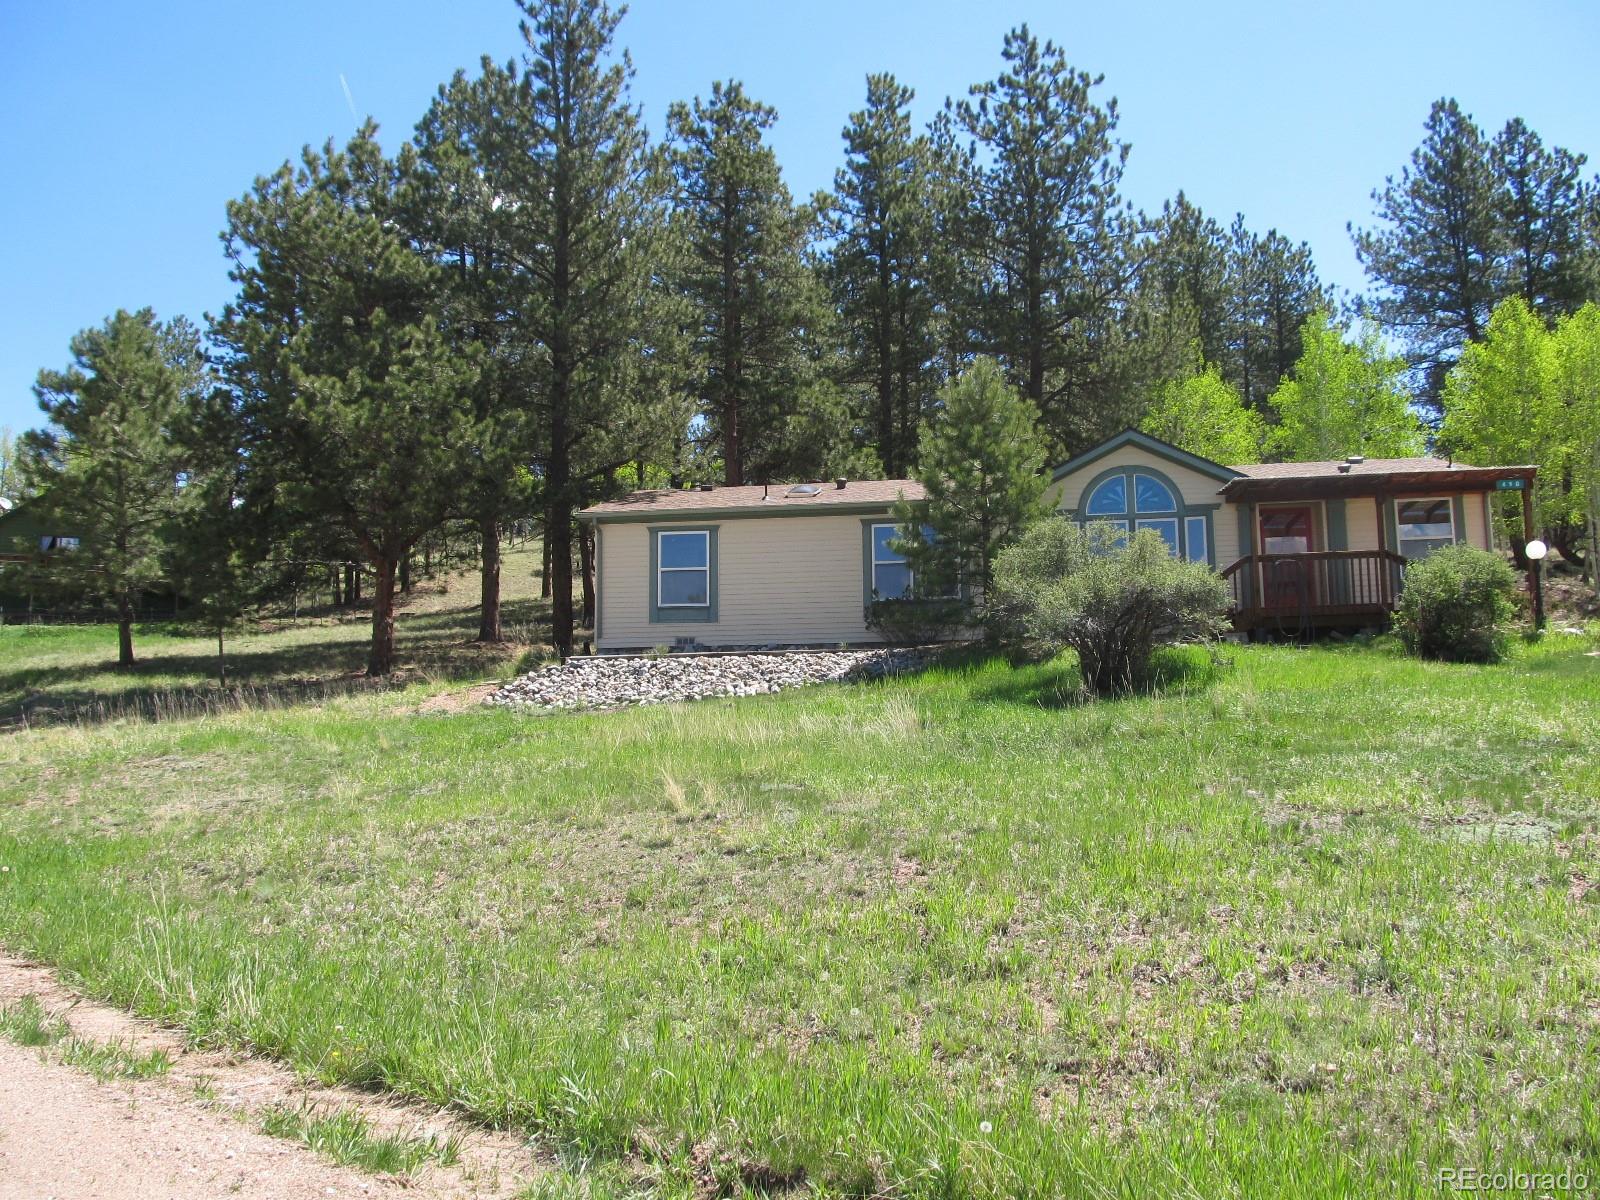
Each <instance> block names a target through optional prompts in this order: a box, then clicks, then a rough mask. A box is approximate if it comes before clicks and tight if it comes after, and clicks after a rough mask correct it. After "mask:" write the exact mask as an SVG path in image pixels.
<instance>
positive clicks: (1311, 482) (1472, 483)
mask: <svg viewBox="0 0 1600 1200" xmlns="http://www.w3.org/2000/svg"><path fill="white" fill-rule="evenodd" d="M1538 471H1539V468H1538V467H1535V466H1514V467H1446V468H1442V469H1440V470H1437V471H1383V472H1370V473H1367V474H1354V473H1352V474H1349V475H1337V474H1336V475H1278V476H1269V477H1266V478H1261V477H1256V476H1249V475H1242V476H1240V477H1239V478H1237V479H1232V480H1229V481H1228V482H1227V483H1225V484H1223V486H1222V487H1220V488H1218V489H1217V492H1218V494H1219V495H1220V496H1222V498H1223V499H1224V500H1241V499H1262V498H1267V497H1276V496H1290V497H1304V498H1306V499H1318V498H1321V497H1338V496H1381V495H1391V494H1393V493H1396V492H1416V491H1427V490H1430V489H1441V488H1444V489H1449V490H1452V491H1476V490H1489V489H1490V488H1492V487H1493V485H1494V484H1495V483H1496V482H1497V481H1499V480H1501V479H1526V480H1528V481H1529V482H1532V480H1533V478H1534V477H1535V476H1536V475H1537V474H1538Z"/></svg>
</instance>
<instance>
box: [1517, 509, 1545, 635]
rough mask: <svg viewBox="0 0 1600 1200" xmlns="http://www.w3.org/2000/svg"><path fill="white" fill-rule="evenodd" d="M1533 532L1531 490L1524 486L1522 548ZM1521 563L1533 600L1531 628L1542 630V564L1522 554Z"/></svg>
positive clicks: (1531, 538) (1531, 537)
mask: <svg viewBox="0 0 1600 1200" xmlns="http://www.w3.org/2000/svg"><path fill="white" fill-rule="evenodd" d="M1534 536H1535V535H1534V530H1533V489H1532V488H1531V487H1528V486H1526V485H1524V486H1523V489H1522V544H1523V546H1524V547H1526V546H1527V544H1528V543H1529V542H1531V541H1533V539H1534ZM1522 561H1523V562H1525V563H1527V564H1528V594H1529V595H1530V596H1531V597H1532V598H1533V627H1534V628H1535V629H1543V628H1544V580H1543V579H1542V578H1540V575H1539V571H1540V569H1541V568H1542V567H1543V566H1544V564H1543V563H1540V562H1536V561H1535V560H1533V559H1531V558H1529V557H1528V556H1527V553H1526V552H1524V554H1523V556H1522Z"/></svg>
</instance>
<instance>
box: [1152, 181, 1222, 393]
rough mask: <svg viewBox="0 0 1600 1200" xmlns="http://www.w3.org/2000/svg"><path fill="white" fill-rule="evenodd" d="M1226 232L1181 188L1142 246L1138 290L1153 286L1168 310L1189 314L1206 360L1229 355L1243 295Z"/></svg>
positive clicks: (1162, 212) (1219, 358)
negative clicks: (1180, 310)
mask: <svg viewBox="0 0 1600 1200" xmlns="http://www.w3.org/2000/svg"><path fill="white" fill-rule="evenodd" d="M1229 249H1230V247H1229V244H1228V240H1227V234H1226V233H1225V232H1224V231H1223V228H1222V226H1220V225H1218V224H1217V222H1216V221H1214V220H1213V219H1212V218H1210V217H1208V216H1206V214H1205V213H1203V212H1201V211H1200V209H1199V208H1198V207H1196V206H1195V205H1194V204H1192V203H1190V201H1189V199H1188V197H1187V196H1185V195H1184V194H1183V193H1182V192H1179V193H1178V195H1177V197H1176V198H1175V199H1173V200H1169V201H1167V202H1166V203H1165V204H1164V205H1162V208H1161V215H1160V216H1159V217H1157V218H1155V219H1154V220H1153V221H1151V222H1150V237H1149V239H1148V241H1147V242H1146V244H1145V246H1144V247H1143V249H1142V253H1141V255H1140V265H1139V288H1140V291H1141V292H1143V293H1146V294H1148V292H1149V291H1150V290H1151V289H1154V290H1155V291H1156V292H1157V293H1158V294H1159V295H1160V297H1161V299H1162V302H1163V304H1164V305H1165V306H1166V307H1168V308H1182V309H1184V310H1186V311H1188V312H1189V313H1191V314H1193V317H1194V325H1195V336H1196V338H1197V339H1198V340H1199V343H1200V353H1201V355H1202V357H1203V358H1204V360H1205V361H1206V362H1209V363H1216V364H1221V363H1223V362H1224V361H1226V360H1227V358H1228V357H1229V351H1230V349H1231V347H1230V338H1231V336H1232V334H1233V327H1234V325H1235V323H1236V321H1237V320H1238V314H1239V313H1240V311H1241V310H1242V308H1243V297H1241V296H1240V295H1239V294H1238V293H1239V288H1238V282H1239V281H1238V279H1237V277H1236V272H1235V269H1234V266H1235V264H1234V262H1233V261H1232V260H1231V258H1230V255H1229Z"/></svg>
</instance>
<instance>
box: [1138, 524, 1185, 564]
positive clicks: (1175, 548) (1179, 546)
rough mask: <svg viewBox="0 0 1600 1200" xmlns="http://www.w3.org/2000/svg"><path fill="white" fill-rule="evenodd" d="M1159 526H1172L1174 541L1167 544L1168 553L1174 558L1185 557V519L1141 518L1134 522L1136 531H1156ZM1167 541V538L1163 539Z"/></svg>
mask: <svg viewBox="0 0 1600 1200" xmlns="http://www.w3.org/2000/svg"><path fill="white" fill-rule="evenodd" d="M1157 525H1170V526H1171V527H1172V541H1170V542H1167V551H1168V553H1170V554H1171V555H1172V557H1173V558H1178V559H1181V558H1182V557H1183V518H1182V517H1179V516H1171V517H1139V518H1137V519H1136V520H1135V522H1134V526H1133V528H1134V531H1135V532H1137V531H1138V530H1140V529H1155V527H1156V526H1157ZM1157 532H1159V530H1158V531H1157ZM1161 540H1162V541H1164V542H1165V541H1166V539H1165V538H1162V539H1161Z"/></svg>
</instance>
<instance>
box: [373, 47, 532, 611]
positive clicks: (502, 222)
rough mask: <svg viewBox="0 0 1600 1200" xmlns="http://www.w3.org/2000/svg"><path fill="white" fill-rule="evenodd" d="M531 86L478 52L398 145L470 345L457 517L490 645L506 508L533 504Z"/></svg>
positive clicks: (449, 302) (422, 240)
mask: <svg viewBox="0 0 1600 1200" xmlns="http://www.w3.org/2000/svg"><path fill="white" fill-rule="evenodd" d="M533 123H534V122H533V115H532V112H531V105H530V104H529V91H528V89H527V88H526V87H524V86H523V85H522V84H521V82H520V80H519V79H518V77H517V74H516V72H515V71H514V70H513V69H510V68H502V67H499V66H496V65H495V64H494V63H493V62H490V61H488V60H485V61H484V63H483V69H482V74H481V75H480V76H479V77H477V78H476V79H469V78H468V77H467V76H466V75H465V73H463V72H457V73H456V75H455V76H454V78H452V79H451V80H450V82H449V83H448V84H446V85H444V86H443V87H441V88H440V89H439V94H438V95H437V97H435V99H434V102H433V104H432V106H431V107H430V108H429V110H428V112H427V113H426V114H425V115H424V116H423V118H422V120H421V121H420V122H418V124H417V129H416V134H415V144H416V149H415V152H414V153H411V152H410V150H409V148H407V150H405V151H402V154H401V158H400V161H401V167H402V175H403V177H404V179H405V184H406V187H405V193H404V205H403V208H404V213H405V220H406V223H407V226H408V228H409V229H410V231H411V232H412V234H413V236H414V237H415V238H416V239H417V240H418V242H419V244H420V246H421V247H422V249H423V251H424V253H427V254H429V255H430V256H432V257H433V258H434V260H435V261H436V262H438V263H439V265H440V266H441V267H442V268H443V270H442V273H441V279H442V281H443V284H444V290H443V293H442V303H443V306H444V309H445V315H446V323H445V327H446V331H447V336H448V337H449V338H450V339H451V341H452V342H453V343H454V344H456V345H459V346H464V347H471V348H473V350H474V351H475V352H476V353H477V354H478V356H479V361H480V362H481V364H482V372H481V374H480V375H479V377H478V386H477V389H476V392H475V394H474V397H473V405H474V413H475V416H476V428H477V431H478V438H479V440H478V442H477V444H476V445H474V446H473V447H471V448H470V452H469V453H468V455H467V463H466V466H467V468H468V470H467V471H466V472H465V473H464V474H463V476H462V478H461V479H460V481H459V495H460V499H461V502H462V511H461V514H460V515H462V516H464V517H467V518H469V519H470V520H472V521H473V523H474V524H475V525H476V526H477V529H478V539H479V560H478V561H479V606H478V640H479V641H482V642H498V641H500V640H501V637H502V629H501V620H500V540H501V533H502V527H503V525H504V523H505V522H506V520H507V519H508V518H509V517H510V516H511V515H512V514H514V513H520V512H525V511H527V510H528V509H529V508H530V507H531V505H533V503H534V502H535V498H534V496H532V495H531V494H530V493H531V492H532V490H533V488H532V486H531V485H532V484H533V483H534V477H533V476H532V474H531V473H530V471H529V470H528V467H529V465H530V464H531V463H532V462H533V461H534V460H535V458H536V457H537V446H536V444H535V441H536V434H535V431H534V430H532V429H530V428H529V425H530V419H531V413H530V411H529V405H528V403H527V401H526V397H527V396H528V395H529V394H530V393H531V391H532V389H533V387H534V386H535V371H534V364H535V363H536V362H537V359H538V356H537V354H536V353H534V352H532V351H531V350H530V347H529V346H528V345H527V338H526V337H523V336H519V326H518V322H519V318H520V316H521V315H522V314H523V313H525V312H528V311H531V310H532V309H533V307H534V279H533V276H532V274H531V272H529V271H527V270H525V269H523V268H522V266H521V265H520V264H519V263H518V262H517V261H516V259H515V257H514V255H513V250H512V246H513V242H514V239H515V233H516V228H517V205H516V203H515V200H514V193H513V191H512V189H514V188H515V187H516V186H517V183H518V182H519V181H520V180H521V179H522V170H521V167H522V164H521V162H520V159H521V158H522V156H524V155H525V154H526V152H527V150H526V147H527V142H526V141H525V140H524V139H525V138H527V137H529V136H530V129H529V127H530V126H531V125H532V124H533Z"/></svg>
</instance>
